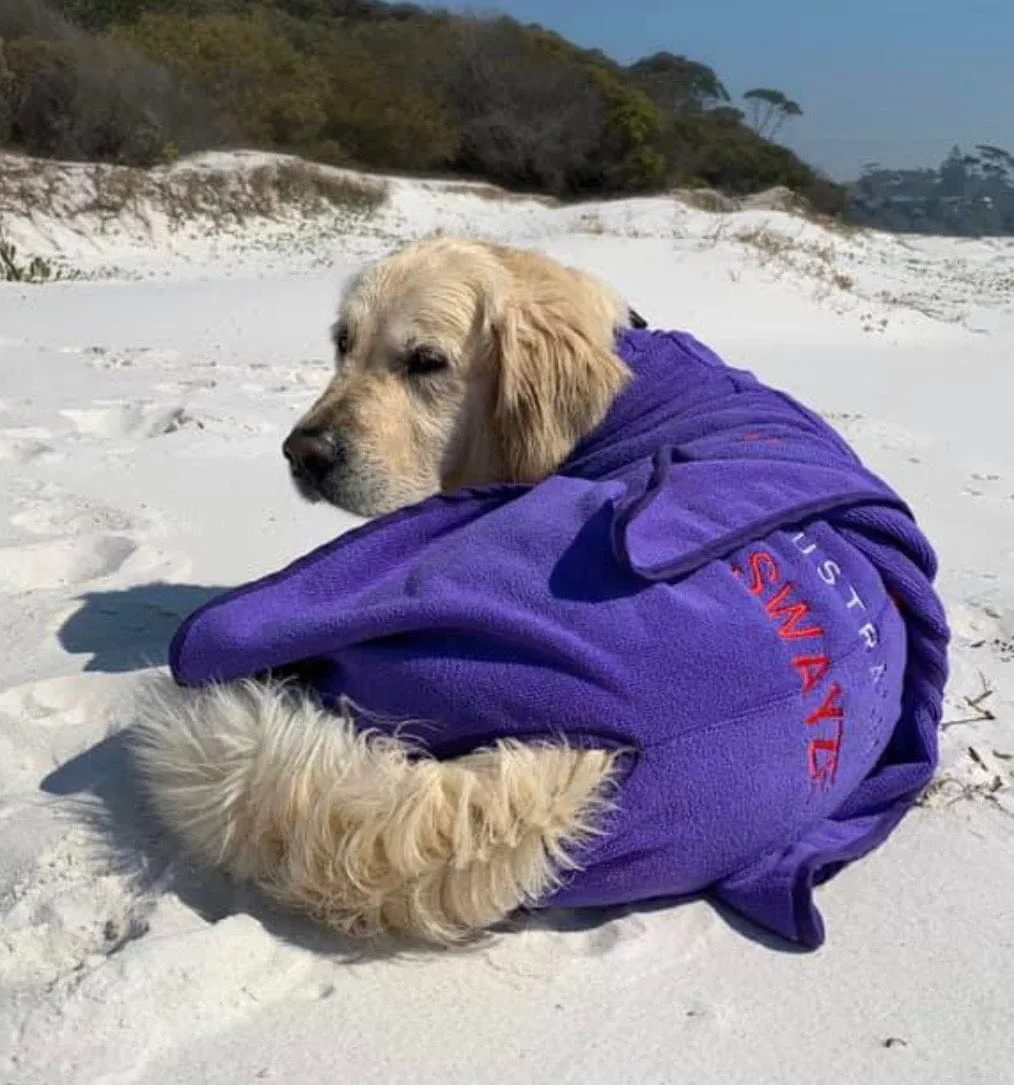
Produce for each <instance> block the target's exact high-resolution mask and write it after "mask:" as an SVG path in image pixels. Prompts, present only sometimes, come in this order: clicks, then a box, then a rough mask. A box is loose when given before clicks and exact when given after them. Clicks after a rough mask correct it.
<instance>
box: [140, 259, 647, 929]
mask: <svg viewBox="0 0 1014 1085" xmlns="http://www.w3.org/2000/svg"><path fill="white" fill-rule="evenodd" d="M628 323H632V324H634V325H636V326H643V321H642V320H641V318H640V317H639V316H638V315H637V314H636V312H635V311H634V310H632V309H630V308H629V307H628V305H627V304H626V303H625V302H624V300H623V299H622V298H621V297H620V296H619V295H618V294H617V293H616V292H615V291H614V290H613V289H612V288H611V287H609V286H608V285H606V284H605V283H603V282H600V281H598V280H597V279H595V278H593V277H592V276H589V275H587V274H584V273H582V272H579V271H576V270H573V269H570V268H566V267H563V266H562V265H560V264H558V263H557V262H555V261H553V260H551V259H549V258H548V257H545V256H542V255H539V254H536V253H534V252H529V251H522V250H518V249H511V248H507V247H505V246H501V245H495V244H490V243H486V242H478V241H467V240H454V239H439V240H431V241H425V242H421V243H417V244H413V245H410V246H408V247H407V248H405V249H403V250H402V251H400V252H398V253H396V254H394V255H393V256H390V257H388V258H386V259H383V260H381V261H379V262H377V263H375V264H373V265H371V266H369V267H367V268H366V269H365V270H364V271H363V272H362V273H361V274H359V275H358V276H357V277H355V278H354V279H353V280H352V281H351V282H350V284H349V285H348V287H347V289H346V291H345V293H344V296H343V298H342V301H341V305H340V310H339V315H338V319H337V321H336V322H335V324H334V328H333V338H334V344H335V354H336V364H335V373H334V376H333V378H332V380H331V382H330V383H329V385H328V387H327V388H326V389H325V391H324V393H323V394H322V395H321V396H320V398H319V399H318V400H317V401H316V403H314V404H313V405H312V406H311V407H310V409H309V410H308V412H307V413H306V415H305V416H304V417H303V418H302V419H301V420H300V422H299V423H298V425H297V426H296V427H295V428H294V429H293V431H292V433H291V434H290V435H289V436H288V438H287V440H286V441H285V444H284V449H283V451H284V454H285V456H286V458H287V459H288V461H289V464H290V468H291V471H292V475H293V479H294V481H295V484H296V486H297V487H298V489H299V491H300V493H302V494H303V496H305V497H306V498H308V499H310V500H326V501H328V502H330V503H332V504H334V505H337V506H340V507H342V508H345V509H347V510H349V511H351V512H354V513H358V514H360V515H363V516H375V515H378V514H382V513H386V512H389V511H392V510H394V509H396V508H398V507H400V506H403V505H405V504H407V503H411V502H415V501H417V500H420V499H422V498H425V497H426V496H428V495H431V494H434V493H437V492H440V491H446V490H450V489H454V488H456V487H459V486H463V485H473V484H484V483H492V482H498V481H506V482H513V481H517V482H532V481H537V480H539V479H541V478H543V477H545V476H546V475H549V474H551V473H552V472H553V471H554V470H555V469H556V468H557V467H558V466H559V464H560V463H561V462H562V461H563V460H564V459H565V458H566V457H567V455H568V454H569V453H570V452H571V450H572V449H573V447H574V445H575V444H576V443H577V441H578V440H579V439H580V438H581V437H582V436H583V435H585V434H586V433H588V432H589V431H590V430H591V429H593V428H594V427H595V426H596V425H597V424H598V423H599V422H600V421H601V420H602V418H603V417H604V415H605V413H606V411H607V410H608V409H609V406H610V404H611V403H612V401H613V399H614V397H615V396H616V394H617V393H618V392H619V391H620V389H621V388H622V387H623V385H624V383H625V382H626V381H627V379H628V377H629V373H628V370H627V369H626V367H625V365H624V363H623V362H622V361H621V360H620V359H619V357H617V355H616V354H614V352H613V350H612V346H613V342H614V337H615V334H616V332H617V330H618V329H619V328H620V327H621V326H623V325H625V324H628ZM365 708H366V709H368V708H369V706H365ZM368 723H369V720H368V716H366V715H365V713H362V712H360V711H359V710H358V709H356V710H353V709H350V710H349V711H348V712H347V713H346V714H345V716H344V717H343V718H341V719H336V716H335V714H334V713H333V712H327V711H325V710H324V709H323V708H322V707H320V706H318V704H317V703H316V702H314V701H312V700H310V699H309V697H308V696H306V695H303V694H300V693H296V692H293V691H292V690H291V689H289V688H287V687H286V688H283V687H278V686H272V685H267V684H261V683H256V682H252V681H247V682H240V683H236V684H233V685H226V686H214V687H208V688H204V689H201V690H198V691H188V690H182V689H177V688H176V687H174V686H171V684H170V685H167V687H166V688H165V690H164V691H163V692H161V693H160V694H158V695H157V696H156V697H154V698H152V700H151V702H150V703H149V705H148V706H147V710H146V711H145V713H144V718H143V720H142V722H141V724H140V726H139V728H138V731H137V736H138V737H137V743H136V747H135V752H136V757H137V761H138V764H139V768H140V771H141V774H142V776H143V778H144V780H145V782H146V784H147V787H148V790H149V793H150V795H151V797H152V801H153V805H154V807H155V809H156V811H157V812H158V814H159V815H160V816H161V818H162V819H163V820H164V822H165V823H166V824H167V825H168V826H169V827H170V828H171V829H172V830H174V831H175V832H176V833H177V835H178V836H179V837H180V839H181V840H182V842H183V843H184V845H185V846H186V847H187V848H188V849H189V850H190V851H191V852H193V853H194V854H196V855H197V856H199V857H201V858H202V859H203V860H205V861H208V862H211V863H213V864H215V865H217V866H218V867H220V868H222V869H224V870H226V871H227V872H229V873H231V874H232V875H234V876H236V877H238V878H242V879H247V880H250V881H252V882H253V883H255V884H257V885H258V886H259V887H260V888H261V889H262V890H264V891H265V892H266V893H268V894H269V895H270V896H272V897H274V898H275V899H276V900H278V901H280V902H281V903H282V904H284V905H285V906H287V907H294V908H298V909H301V910H303V911H305V912H308V913H310V914H311V915H313V916H314V917H316V918H317V919H318V920H320V921H322V922H324V923H326V924H327V925H329V926H331V927H334V928H336V929H340V930H343V931H348V932H354V933H357V934H365V935H379V934H385V933H399V934H403V935H408V936H411V937H414V938H421V939H424V940H427V941H431V942H437V943H450V942H454V941H458V940H461V939H463V938H466V937H468V936H470V935H472V934H475V933H477V932H479V931H481V930H483V929H485V928H488V927H490V926H491V925H494V924H496V923H497V922H498V921H500V920H502V919H504V918H505V917H507V916H508V915H510V913H512V912H514V911H515V910H516V909H518V908H519V907H520V906H523V905H532V904H537V903H538V902H539V901H540V899H542V898H544V897H545V896H546V895H547V893H548V892H549V891H550V890H551V889H552V888H553V887H554V886H555V885H556V884H558V880H559V877H560V875H561V874H562V873H563V872H564V871H565V870H566V869H567V868H568V866H569V865H570V864H571V863H572V862H573V859H572V855H573V853H574V851H575V849H576V848H577V847H578V846H579V845H580V844H581V843H582V842H584V841H585V840H586V839H587V838H588V835H589V834H591V833H594V832H595V831H596V823H597V820H598V817H599V815H600V814H601V812H602V811H603V809H604V808H605V807H606V806H607V804H608V802H609V784H610V780H611V776H612V774H613V772H614V768H615V764H616V762H615V757H616V755H615V754H614V753H611V752H607V751H605V750H578V749H574V748H570V747H568V746H566V745H563V744H561V745H551V744H539V745H534V744H532V745H526V744H522V743H518V742H501V743H499V744H497V745H496V746H495V747H492V748H488V749H482V750H477V751H474V752H472V753H470V754H469V755H467V756H464V757H461V758H458V759H455V760H450V761H438V760H435V759H433V758H428V757H419V756H417V755H416V751H412V750H410V749H409V748H408V747H407V746H406V745H404V744H403V743H402V742H400V741H399V740H398V739H397V738H394V737H378V736H377V735H376V734H372V733H370V732H369V730H368V729H366V728H367V727H368Z"/></svg>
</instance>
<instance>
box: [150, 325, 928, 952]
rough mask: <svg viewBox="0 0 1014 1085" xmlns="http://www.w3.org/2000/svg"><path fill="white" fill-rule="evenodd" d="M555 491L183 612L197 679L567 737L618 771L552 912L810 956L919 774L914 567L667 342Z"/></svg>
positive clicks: (820, 473)
mask: <svg viewBox="0 0 1014 1085" xmlns="http://www.w3.org/2000/svg"><path fill="white" fill-rule="evenodd" d="M617 350H618V352H619V354H620V355H621V356H622V357H623V358H624V359H625V360H626V362H627V363H628V364H629V365H630V367H631V369H632V370H633V372H634V374H635V378H634V380H633V381H632V382H631V383H630V384H629V385H628V387H627V388H626V389H625V390H624V391H623V392H622V393H621V394H620V395H619V396H618V397H617V399H616V401H615V403H614V404H613V407H612V409H611V410H610V412H609V414H608V415H607V417H606V419H605V420H604V422H603V423H602V424H601V425H600V426H599V427H598V428H597V429H596V430H595V431H594V432H593V433H592V434H591V435H590V436H588V437H587V438H586V439H585V440H584V441H583V442H581V444H580V445H579V446H578V447H577V448H576V449H575V451H574V453H573V455H572V456H571V457H570V459H569V460H568V461H567V462H566V463H565V464H564V465H563V466H562V467H561V468H560V470H559V471H558V472H557V473H556V474H554V475H553V476H551V477H550V478H548V479H546V480H545V481H543V482H541V483H538V484H537V485H534V486H527V485H499V486H492V487H484V488H481V489H472V490H466V491H461V492H457V493H453V494H449V495H443V496H438V497H434V498H431V499H429V500H426V501H423V502H422V503H420V504H417V505H413V506H411V507H409V508H406V509H403V510H401V511H399V512H397V513H394V514H392V515H389V516H386V517H382V518H380V519H377V520H374V521H373V522H371V523H368V524H366V525H364V526H362V527H359V528H357V529H355V530H353V531H351V532H349V533H347V534H345V535H343V536H341V537H339V538H338V539H336V540H335V541H333V542H330V543H328V544H327V545H325V546H323V547H321V548H320V549H318V550H315V551H314V552H312V553H311V554H309V555H307V556H305V557H303V558H301V559H299V560H298V561H296V562H295V563H293V564H292V565H290V566H289V567H287V568H286V569H283V570H282V571H280V572H278V573H275V574H273V575H271V576H268V577H265V578H264V579H261V580H258V581H256V582H255V583H252V584H248V585H246V586H244V587H241V588H239V589H237V590H235V591H232V592H230V593H228V594H226V595H224V596H222V597H219V598H218V599H215V600H213V601H212V602H210V603H209V604H207V605H205V606H204V607H202V608H201V609H200V610H199V611H197V612H196V613H195V614H193V615H191V617H190V618H188V619H187V621H186V622H185V623H184V625H183V626H182V627H181V628H180V630H179V631H178V632H177V634H176V637H175V639H174V641H173V644H172V646H171V649H170V662H171V667H172V671H173V673H174V675H175V677H176V680H177V681H178V682H180V683H182V684H186V685H199V684H202V683H206V682H209V681H211V680H223V681H227V680H231V679H236V678H239V677H241V676H249V675H255V674H265V673H268V672H281V673H292V672H293V670H295V673H298V674H300V675H301V677H302V679H303V680H304V681H306V682H309V683H312V685H313V686H314V687H316V689H317V690H318V692H319V693H320V694H321V695H322V696H323V697H324V699H325V701H326V702H327V703H330V704H335V703H336V702H337V700H338V699H339V698H341V697H349V698H351V700H352V701H354V702H355V703H357V704H358V705H360V706H362V707H364V708H366V709H368V710H370V711H371V712H376V713H379V714H381V715H382V716H385V717H388V718H391V719H394V720H398V719H402V720H406V719H407V720H415V721H419V720H421V721H424V722H422V723H419V724H413V725H410V726H409V727H408V728H407V729H406V730H405V733H406V734H407V735H409V736H411V737H412V738H414V739H415V740H416V741H417V742H418V743H420V744H421V745H422V746H424V747H425V748H426V749H428V750H429V751H431V752H432V753H433V754H434V755H435V756H437V757H440V758H449V757H454V756H456V755H460V754H462V753H465V752H466V751H468V750H472V749H473V748H475V747H477V746H480V745H483V744H487V743H490V742H492V741H494V740H495V739H498V738H502V737H507V736H512V737H516V738H520V739H533V738H552V737H553V736H566V738H567V739H568V740H569V741H570V742H571V743H574V744H577V745H588V746H603V747H609V748H616V749H621V750H624V751H627V753H626V754H625V756H624V758H623V773H622V776H621V783H620V786H619V789H618V791H617V795H616V797H617V799H618V808H617V810H616V811H615V812H613V813H612V814H610V815H609V816H608V819H607V821H606V822H605V824H604V828H605V830H606V832H605V833H604V835H603V836H602V837H600V838H599V839H597V840H596V841H595V842H594V843H592V844H591V845H590V846H588V847H587V848H586V849H585V850H584V851H583V852H582V854H581V856H580V858H581V861H582V864H583V867H582V869H581V870H580V871H579V872H576V873H574V874H573V875H571V876H568V878H567V881H566V883H565V884H564V885H563V887H562V888H560V889H559V890H558V891H557V892H555V893H554V895H553V896H552V897H550V898H549V899H547V900H545V901H543V902H540V903H542V904H545V905H547V906H554V907H585V906H603V905H613V904H619V903H628V902H634V901H641V900H647V899H650V898H662V897H665V898H674V897H681V896H685V895H690V894H697V893H700V892H705V893H708V894H710V895H712V896H713V897H714V898H716V899H719V900H721V901H724V902H725V903H726V904H727V905H728V906H730V907H731V908H733V909H735V910H737V911H738V912H740V913H742V914H744V915H746V916H747V917H749V918H750V919H752V920H754V921H755V922H756V923H758V924H760V925H762V926H763V927H766V928H768V929H769V930H772V931H775V932H777V933H779V934H781V935H783V936H784V937H786V938H788V939H790V940H792V941H795V942H797V943H800V944H801V945H803V946H806V947H811V948H812V947H816V946H819V945H820V944H821V943H822V942H823V939H824V931H823V924H822V921H821V917H820V915H819V913H818V911H817V909H816V907H815V905H814V902H813V892H812V891H813V887H814V886H815V885H816V884H819V883H820V882H822V881H823V880H825V879H827V878H828V877H830V876H831V875H832V874H834V873H835V872H836V871H837V870H839V869H840V868H841V867H842V866H843V865H844V864H846V863H848V862H851V861H852V860H855V859H857V858H859V857H860V856H862V855H864V854H865V853H867V852H869V851H870V850H871V849H873V848H875V847H876V846H877V845H879V844H880V843H881V842H882V841H883V840H884V839H885V838H886V837H887V836H888V834H889V833H890V832H891V830H892V829H893V828H894V826H895V825H896V824H897V822H898V821H899V820H900V819H901V817H902V816H903V815H904V813H905V811H906V810H907V809H908V808H909V807H910V806H911V804H912V802H913V800H914V799H915V798H916V796H917V795H918V793H919V792H920V790H921V789H922V788H923V787H924V786H925V785H926V783H927V782H928V781H929V779H930V777H931V775H932V772H933V769H934V767H935V765H936V758H937V735H936V731H937V726H938V723H939V720H940V714H941V708H942V697H943V687H944V682H945V678H946V673H947V644H948V637H949V634H948V629H947V623H946V619H945V615H944V612H943V609H942V607H941V605H940V602H939V600H938V598H937V596H936V594H935V593H934V590H933V587H932V581H933V579H934V576H935V572H936V562H935V558H934V554H933V551H932V550H931V548H930V546H929V544H928V543H927V541H926V539H925V538H924V537H923V535H922V534H921V533H920V531H919V529H918V528H917V527H916V524H915V523H914V521H913V518H912V516H911V514H910V512H909V511H908V510H907V508H906V506H905V505H904V503H903V502H902V501H901V499H900V498H899V497H898V496H897V495H896V494H894V493H893V492H892V491H891V490H890V489H889V488H888V487H887V486H886V485H885V484H884V483H883V482H882V481H881V480H880V479H878V478H877V477H875V476H874V475H873V474H871V473H870V472H869V471H868V470H866V469H865V468H864V467H863V466H862V464H861V463H860V462H859V460H858V458H857V457H856V455H855V454H854V453H853V452H852V451H851V450H850V449H849V447H848V446H847V445H846V444H845V443H844V441H843V440H842V439H841V438H840V437H839V436H838V435H837V434H836V433H835V432H834V431H833V430H832V429H830V427H828V426H827V425H826V424H825V423H824V422H823V421H822V420H821V419H819V418H818V417H817V416H816V415H814V414H813V413H811V412H810V411H809V410H807V409H806V408H804V407H802V406H801V405H800V404H798V403H796V402H795V401H794V400H793V399H791V398H790V397H788V396H786V395H785V394H783V393H781V392H778V391H775V390H772V389H769V388H766V387H764V386H763V385H761V384H760V383H759V382H758V381H757V380H756V379H755V378H754V377H753V376H752V375H751V374H750V373H747V372H744V371H740V370H737V369H733V368H731V367H729V366H726V365H725V364H724V363H723V362H722V361H721V360H720V359H719V358H718V357H716V356H715V355H714V354H713V353H712V352H711V351H710V350H708V349H707V348H706V347H704V346H703V345H701V344H700V343H699V342H697V341H696V340H695V339H693V338H692V337H691V336H689V335H686V334H682V333H669V332H657V331H638V330H631V331H627V332H624V333H622V334H621V335H620V337H619V338H618V340H617Z"/></svg>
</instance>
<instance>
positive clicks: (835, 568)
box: [817, 559, 841, 588]
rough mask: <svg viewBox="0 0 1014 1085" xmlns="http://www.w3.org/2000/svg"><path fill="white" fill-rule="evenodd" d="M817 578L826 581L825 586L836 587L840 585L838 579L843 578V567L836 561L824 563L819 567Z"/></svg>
mask: <svg viewBox="0 0 1014 1085" xmlns="http://www.w3.org/2000/svg"><path fill="white" fill-rule="evenodd" d="M817 576H819V577H820V579H821V580H823V581H824V583H825V584H827V585H829V586H830V587H832V588H833V587H834V586H835V584H837V583H838V577H840V576H841V566H840V565H839V564H838V562H836V561H831V560H830V559H828V560H827V561H822V562H821V563H820V564H819V565H818V566H817Z"/></svg>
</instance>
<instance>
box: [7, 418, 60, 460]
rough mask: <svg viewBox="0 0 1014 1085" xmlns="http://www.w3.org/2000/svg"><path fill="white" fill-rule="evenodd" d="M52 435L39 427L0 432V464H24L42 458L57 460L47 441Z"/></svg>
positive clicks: (55, 453) (55, 452) (56, 454)
mask: <svg viewBox="0 0 1014 1085" xmlns="http://www.w3.org/2000/svg"><path fill="white" fill-rule="evenodd" d="M51 438H52V434H51V433H50V432H49V430H46V429H41V428H39V427H34V426H32V427H28V426H25V427H20V428H14V429H5V430H0V463H15V464H25V463H30V462H31V461H32V460H38V459H43V458H49V459H59V458H61V455H60V453H58V452H57V451H56V449H54V448H53V446H52V445H51V444H49V441H50V440H51Z"/></svg>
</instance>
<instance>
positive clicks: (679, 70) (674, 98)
mask: <svg viewBox="0 0 1014 1085" xmlns="http://www.w3.org/2000/svg"><path fill="white" fill-rule="evenodd" d="M626 71H627V74H628V75H629V77H630V79H631V80H632V81H633V83H634V84H635V86H637V87H639V88H640V89H641V90H642V91H644V93H645V94H647V96H648V97H649V98H650V99H651V100H652V101H653V102H654V103H655V105H656V106H658V108H659V109H661V110H663V111H668V112H670V113H676V114H686V113H702V112H704V111H705V110H707V109H715V108H717V107H719V106H721V105H724V104H726V103H728V102H729V101H730V98H729V92H728V91H727V90H726V89H725V86H724V84H723V83H722V81H721V80H720V79H719V78H718V76H717V75H716V74H715V72H714V70H713V69H712V68H709V67H708V66H707V65H706V64H699V63H698V62H697V61H695V60H688V59H687V58H686V57H683V56H675V55H674V54H672V53H654V54H652V55H651V56H649V57H644V58H643V59H642V60H638V61H637V62H636V63H634V64H631V65H630V66H629V67H628V68H627V69H626Z"/></svg>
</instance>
